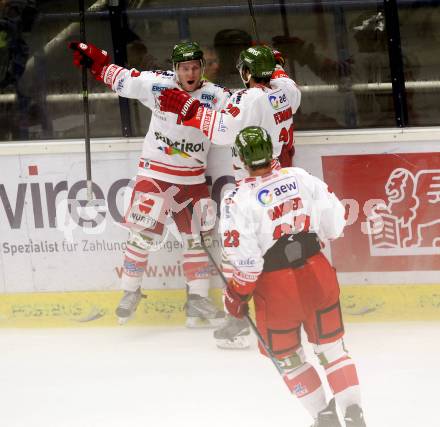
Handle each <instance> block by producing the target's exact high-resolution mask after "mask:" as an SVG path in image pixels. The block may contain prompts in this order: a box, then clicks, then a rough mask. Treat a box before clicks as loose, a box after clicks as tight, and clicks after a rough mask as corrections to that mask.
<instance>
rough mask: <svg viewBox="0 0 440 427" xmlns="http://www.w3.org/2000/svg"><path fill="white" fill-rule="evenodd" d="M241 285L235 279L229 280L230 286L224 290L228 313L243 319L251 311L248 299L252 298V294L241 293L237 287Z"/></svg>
mask: <svg viewBox="0 0 440 427" xmlns="http://www.w3.org/2000/svg"><path fill="white" fill-rule="evenodd" d="M236 286H239V285H237V284H236V283H235V281H234V280H231V281H229V283H228V286H227V287H226V288H225V290H224V302H225V307H226V310H227V311H228V313H229V314H230V315H231V316H234V317H237V318H238V319H241V318H242V317H244V316H245V315H246V314H248V313H249V305H248V301H249V300H250V299H251V296H252V295H251V294H248V295H240V294H239V293H238V292H237V291H236V290H235V287H236Z"/></svg>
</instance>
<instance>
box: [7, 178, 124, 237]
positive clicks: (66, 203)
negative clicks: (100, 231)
mask: <svg viewBox="0 0 440 427" xmlns="http://www.w3.org/2000/svg"><path fill="white" fill-rule="evenodd" d="M129 182H130V180H129V179H126V178H123V179H118V180H116V181H115V182H113V183H112V184H111V185H110V188H109V190H108V192H107V194H106V195H105V194H104V192H103V190H102V189H101V187H99V186H98V184H96V183H93V184H92V189H93V195H94V197H95V200H94V203H93V209H88V207H92V206H91V205H90V204H89V205H88V201H87V200H85V198H86V197H85V191H86V189H87V182H86V181H85V180H81V181H77V182H75V183H73V184H72V185H71V186H70V187H69V185H68V183H67V181H60V182H57V183H53V182H44V183H39V182H32V183H19V184H18V185H17V187H16V189H15V191H14V189H12V190H11V189H10V188H9V189H8V190H7V189H6V186H5V185H4V184H0V218H1V217H2V216H3V215H5V216H6V219H7V222H8V224H9V227H10V228H11V229H20V228H22V224H23V219H24V210H25V206H30V207H31V208H32V209H30V210H29V212H30V213H31V214H32V216H33V223H34V226H35V228H36V229H41V228H46V227H47V228H59V225H60V223H61V222H62V221H64V220H65V217H64V215H61V214H60V211H63V213H64V214H65V213H68V214H69V217H70V219H69V220H72V221H74V222H75V223H76V224H77V225H78V226H80V227H83V226H85V227H89V228H93V227H97V226H98V225H99V224H100V223H101V222H102V221H103V219H104V218H105V217H106V215H107V212H108V213H109V214H110V216H111V217H112V219H113V220H114V221H115V222H121V221H122V220H123V212H121V211H120V209H119V208H118V206H117V197H118V193H119V191H121V190H122V189H124V188H126V187H127V186H128V184H129ZM14 192H15V197H14V196H13V193H14ZM81 194H84V199H81V198H80V195H81ZM14 199H15V206H14V203H13V200H14ZM87 209H88V211H89V212H86V211H87ZM91 210H93V211H94V215H93V217H92V218H91V217H90V215H89V214H88V213H90V211H91ZM2 211H3V212H2Z"/></svg>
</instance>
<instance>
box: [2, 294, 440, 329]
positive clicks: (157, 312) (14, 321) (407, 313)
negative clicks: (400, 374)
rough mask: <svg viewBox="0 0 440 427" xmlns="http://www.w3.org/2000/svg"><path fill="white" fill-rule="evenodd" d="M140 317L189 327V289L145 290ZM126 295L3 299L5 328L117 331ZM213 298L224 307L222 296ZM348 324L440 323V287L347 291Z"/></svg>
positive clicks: (140, 322) (141, 320) (146, 323)
mask: <svg viewBox="0 0 440 427" xmlns="http://www.w3.org/2000/svg"><path fill="white" fill-rule="evenodd" d="M144 293H145V295H146V298H144V299H142V301H141V303H140V305H139V307H138V310H137V312H136V317H135V318H134V319H132V320H131V321H130V322H129V323H128V324H127V325H132V326H141V325H144V326H176V325H183V324H184V322H185V311H184V304H185V299H186V295H185V292H184V291H183V290H167V291H159V290H148V291H144ZM120 296H121V293H120V292H114V291H111V292H65V293H38V294H26V293H24V294H13V295H5V294H3V295H0V327H25V328H31V327H37V328H38V327H41V328H43V327H83V326H84V327H86V326H93V327H98V326H117V325H118V323H117V318H116V317H115V315H114V310H115V307H116V306H117V304H118V302H119V298H120ZM211 296H212V297H213V299H214V301H215V303H216V304H217V305H218V306H219V307H220V306H221V292H220V290H219V289H214V290H212V293H211ZM341 306H342V311H343V314H344V319H345V321H346V322H383V321H417V320H424V321H426V320H440V285H405V286H398V285H396V286H390V285H386V286H379V285H369V286H359V285H358V286H342V289H341Z"/></svg>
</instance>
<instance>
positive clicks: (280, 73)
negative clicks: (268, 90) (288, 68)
mask: <svg viewBox="0 0 440 427" xmlns="http://www.w3.org/2000/svg"><path fill="white" fill-rule="evenodd" d="M281 77H287V78H289V76H288V75H287V73H286V72H285V71H284V70H275V71H274V72H273V73H272V76H271V79H279V78H281Z"/></svg>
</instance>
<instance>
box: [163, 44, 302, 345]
mask: <svg viewBox="0 0 440 427" xmlns="http://www.w3.org/2000/svg"><path fill="white" fill-rule="evenodd" d="M283 63H284V60H283V58H282V55H281V53H280V52H278V51H274V50H272V49H271V48H270V47H268V46H255V47H250V48H248V49H245V50H243V51H242V52H241V53H240V56H239V58H238V61H237V69H238V72H239V73H240V76H241V79H242V80H243V83H244V85H245V86H246V89H244V90H240V91H238V92H235V93H234V94H233V96H232V97H231V99H230V102H229V103H228V106H227V108H226V111H225V112H221V113H218V112H215V111H211V110H209V109H207V108H205V107H204V106H201V105H200V104H199V101H198V100H196V99H194V98H191V97H190V95H188V94H187V93H185V92H182V91H177V90H170V91H164V92H162V94H161V96H160V98H159V100H160V103H161V109H162V110H164V111H170V112H174V113H176V114H178V115H179V116H180V117H181V118H182V119H183V123H182V124H183V125H184V126H190V127H195V128H197V129H200V130H201V131H202V132H203V133H204V134H205V135H206V136H207V137H209V138H210V139H211V140H212V142H213V143H215V144H220V145H231V147H232V159H233V160H232V161H233V168H234V174H235V180H236V183H237V184H238V185H239V184H240V182H241V181H242V180H243V179H244V178H246V177H247V176H248V171H247V170H246V168H245V165H244V164H243V162H242V161H241V159H240V157H239V156H238V153H237V151H236V149H235V147H234V140H235V137H236V135H237V133H238V131H239V130H241V129H243V128H244V127H246V126H250V125H259V126H262V127H264V128H265V129H267V131H268V132H269V134H270V136H271V140H272V142H273V159H272V162H271V165H272V167H273V168H279V167H280V162H281V164H282V165H283V166H290V165H291V164H292V156H293V150H294V148H293V142H294V140H293V129H294V125H293V118H292V116H293V114H294V113H295V112H296V110H297V109H298V107H299V104H300V101H301V92H300V90H299V89H298V87H297V85H296V84H295V82H294V81H293V80H291V79H290V78H289V77H288V75H287V74H286V73H285V72H284V70H283V68H282V64H283ZM222 269H223V272H224V274H225V275H226V276H227V277H228V276H230V274H231V271H232V270H231V267H230V265H229V264H228V261H227V260H226V259H225V258H224V259H223V263H222ZM249 333H250V332H249V328H248V326H247V323H246V322H243V321H238V320H237V319H234V318H232V317H230V316H228V317H227V319H226V322H225V323H224V325H222V327H220V328H219V329H218V330H216V331H215V332H214V338H215V339H216V342H217V345H218V346H219V347H220V348H246V347H248V346H249V341H248V335H249Z"/></svg>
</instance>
